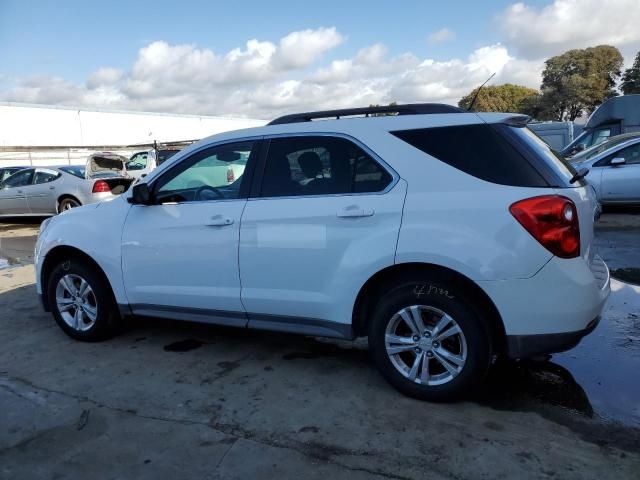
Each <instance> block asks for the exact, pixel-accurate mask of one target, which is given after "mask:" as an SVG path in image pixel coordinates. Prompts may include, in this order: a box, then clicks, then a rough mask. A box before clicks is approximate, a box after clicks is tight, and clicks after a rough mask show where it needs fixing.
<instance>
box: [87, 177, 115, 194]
mask: <svg viewBox="0 0 640 480" xmlns="http://www.w3.org/2000/svg"><path fill="white" fill-rule="evenodd" d="M91 191H92V192H93V193H102V192H110V191H111V189H110V188H109V184H108V183H107V182H105V181H104V180H98V181H97V182H96V183H94V184H93V190H91Z"/></svg>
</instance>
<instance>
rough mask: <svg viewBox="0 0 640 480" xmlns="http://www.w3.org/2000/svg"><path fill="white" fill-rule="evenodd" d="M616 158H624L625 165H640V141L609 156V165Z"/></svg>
mask: <svg viewBox="0 0 640 480" xmlns="http://www.w3.org/2000/svg"><path fill="white" fill-rule="evenodd" d="M614 158H624V163H625V165H639V164H640V143H636V144H635V145H631V146H630V147H627V148H623V149H622V150H618V151H617V152H616V153H613V154H611V155H609V156H608V157H607V162H606V163H607V165H608V164H609V163H610V162H611V160H613V159H614Z"/></svg>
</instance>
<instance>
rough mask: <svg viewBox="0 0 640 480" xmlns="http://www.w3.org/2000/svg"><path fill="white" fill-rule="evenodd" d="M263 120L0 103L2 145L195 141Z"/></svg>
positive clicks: (86, 144)
mask: <svg viewBox="0 0 640 480" xmlns="http://www.w3.org/2000/svg"><path fill="white" fill-rule="evenodd" d="M265 123H266V122H265V121H264V120H253V119H239V118H224V117H201V116H195V115H172V114H154V113H142V112H110V111H102V110H86V109H76V108H68V107H50V106H44V105H42V106H41V105H29V104H16V103H2V102H0V147H7V146H21V147H27V146H101V145H132V144H138V143H152V142H153V141H154V140H157V141H158V142H170V141H180V140H194V139H200V138H203V137H207V136H209V135H213V134H215V133H220V132H224V131H228V130H237V129H240V128H249V127H255V126H260V125H264V124H265Z"/></svg>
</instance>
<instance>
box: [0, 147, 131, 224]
mask: <svg viewBox="0 0 640 480" xmlns="http://www.w3.org/2000/svg"><path fill="white" fill-rule="evenodd" d="M116 157H117V156H115V157H113V156H111V155H110V154H107V155H105V154H94V155H91V156H90V157H89V160H88V162H87V164H88V165H90V167H91V168H89V169H87V168H85V167H80V166H70V165H68V166H61V167H30V168H25V169H22V170H19V171H18V172H16V173H14V174H13V175H11V176H10V177H8V178H7V179H6V180H4V182H2V183H0V216H4V217H9V216H22V215H34V216H43V215H55V214H56V213H61V212H63V211H65V210H70V209H72V208H75V207H79V206H81V205H86V204H89V203H95V202H100V201H103V200H111V199H113V198H115V197H116V196H117V195H119V194H121V193H123V192H124V191H125V190H126V189H127V188H128V187H129V185H130V184H131V183H132V182H133V179H132V178H129V177H123V176H122V173H121V171H122V170H121V169H120V170H118V162H122V158H124V157H121V158H120V159H118V158H116ZM107 159H108V160H107ZM107 165H108V166H110V167H111V168H107V167H106V166H107ZM121 165H123V164H121Z"/></svg>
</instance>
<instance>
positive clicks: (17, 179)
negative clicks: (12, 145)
mask: <svg viewBox="0 0 640 480" xmlns="http://www.w3.org/2000/svg"><path fill="white" fill-rule="evenodd" d="M32 180H33V168H28V169H27V170H21V171H19V172H17V173H14V174H13V175H11V176H10V177H9V178H7V179H6V180H5V182H4V183H3V184H2V186H3V187H8V188H13V187H24V186H26V185H31V181H32Z"/></svg>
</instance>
